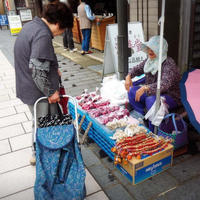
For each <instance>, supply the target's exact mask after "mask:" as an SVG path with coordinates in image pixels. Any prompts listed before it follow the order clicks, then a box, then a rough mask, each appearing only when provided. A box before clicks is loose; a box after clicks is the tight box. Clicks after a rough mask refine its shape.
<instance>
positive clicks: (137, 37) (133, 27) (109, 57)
mask: <svg viewBox="0 0 200 200" xmlns="http://www.w3.org/2000/svg"><path fill="white" fill-rule="evenodd" d="M117 36H118V25H117V24H110V25H108V26H107V28H106V40H105V48H104V74H109V73H113V72H118V55H117V50H118V46H117ZM142 42H144V34H143V29H142V24H141V23H140V22H135V23H133V22H131V23H128V47H129V48H131V52H132V56H131V57H129V60H128V62H129V70H130V69H132V68H133V67H135V66H136V65H138V64H139V63H141V62H142V61H143V60H145V59H146V58H147V55H146V53H144V52H143V51H141V49H140V47H141V43H142Z"/></svg>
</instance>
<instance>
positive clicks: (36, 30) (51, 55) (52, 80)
mask: <svg viewBox="0 0 200 200" xmlns="http://www.w3.org/2000/svg"><path fill="white" fill-rule="evenodd" d="M72 27H73V14H72V11H71V9H70V8H69V7H68V6H67V5H66V4H64V3H61V2H56V3H49V4H47V5H46V7H45V8H44V10H43V15H42V18H39V17H35V18H34V19H33V20H32V21H31V22H28V23H26V24H25V25H24V26H23V28H22V30H21V32H20V34H19V36H18V37H17V39H16V42H15V46H14V62H15V74H16V94H17V97H18V98H19V99H20V100H21V101H22V102H23V103H25V104H27V105H28V107H29V109H30V111H31V113H32V114H33V106H34V103H35V102H36V100H37V99H38V98H40V97H43V96H46V97H48V102H46V104H45V105H44V103H43V106H41V109H38V112H40V113H37V117H39V116H41V115H44V114H46V113H45V112H46V111H48V103H50V104H51V105H52V106H51V107H56V106H55V103H56V102H58V101H59V100H60V97H59V74H58V61H57V58H56V54H55V52H54V47H53V44H52V39H53V38H54V36H57V35H61V34H62V33H63V32H64V31H65V29H66V28H72ZM53 105H54V106H53ZM38 106H39V104H38ZM45 108H46V111H45ZM41 112H42V114H41ZM33 130H34V129H33ZM31 164H35V155H33V157H32V158H31Z"/></svg>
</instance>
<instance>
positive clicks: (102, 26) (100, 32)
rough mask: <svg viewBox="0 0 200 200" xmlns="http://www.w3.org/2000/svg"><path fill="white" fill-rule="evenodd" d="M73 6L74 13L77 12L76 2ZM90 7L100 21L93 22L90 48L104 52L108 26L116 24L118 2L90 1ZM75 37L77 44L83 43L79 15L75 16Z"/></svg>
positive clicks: (113, 0)
mask: <svg viewBox="0 0 200 200" xmlns="http://www.w3.org/2000/svg"><path fill="white" fill-rule="evenodd" d="M72 5H73V11H75V10H76V9H75V7H76V6H74V5H77V4H76V2H73V4H72ZM90 7H91V9H92V12H93V13H94V14H95V16H96V18H98V19H100V21H97V20H96V19H95V20H94V21H93V22H92V35H91V43H90V46H91V47H92V48H95V49H98V50H100V51H103V50H104V44H105V35H106V26H107V25H108V24H113V23H115V22H116V0H111V1H105V0H98V1H94V0H93V1H90ZM73 37H74V41H75V42H77V43H81V41H82V35H81V30H80V26H79V18H78V16H77V14H75V18H74V28H73Z"/></svg>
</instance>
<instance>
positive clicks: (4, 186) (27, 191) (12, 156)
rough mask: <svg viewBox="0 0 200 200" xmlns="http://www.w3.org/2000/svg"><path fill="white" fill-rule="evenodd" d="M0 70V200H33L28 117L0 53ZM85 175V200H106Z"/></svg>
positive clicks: (29, 117)
mask: <svg viewBox="0 0 200 200" xmlns="http://www.w3.org/2000/svg"><path fill="white" fill-rule="evenodd" d="M0 69H1V70H0V199H2V200H33V199H34V196H33V186H34V181H35V167H33V166H30V164H29V159H30V156H31V148H30V147H31V113H30V112H29V110H28V107H27V106H26V105H24V104H23V103H22V102H21V101H20V100H19V99H17V98H16V94H15V73H14V68H13V66H12V65H11V64H10V63H9V61H8V60H7V58H6V57H5V55H4V54H3V53H2V51H1V50H0ZM77 92H79V91H77ZM75 93H76V92H75ZM86 173H87V176H86V188H87V200H107V199H108V197H107V196H106V195H105V193H104V192H103V191H102V189H101V187H100V186H99V185H98V183H97V182H96V181H95V179H94V178H93V176H92V175H91V174H90V173H89V171H88V170H86Z"/></svg>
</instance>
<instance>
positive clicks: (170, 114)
mask: <svg viewBox="0 0 200 200" xmlns="http://www.w3.org/2000/svg"><path fill="white" fill-rule="evenodd" d="M176 116H177V117H179V118H180V120H181V123H182V124H183V127H184V130H185V129H186V125H185V121H184V120H183V118H182V117H181V116H180V115H179V114H177V113H169V114H167V115H166V116H165V117H164V119H163V120H166V119H168V118H170V117H171V118H172V122H173V125H174V128H175V131H176V135H177V134H178V128H177V125H176V119H175V117H176Z"/></svg>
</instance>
